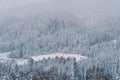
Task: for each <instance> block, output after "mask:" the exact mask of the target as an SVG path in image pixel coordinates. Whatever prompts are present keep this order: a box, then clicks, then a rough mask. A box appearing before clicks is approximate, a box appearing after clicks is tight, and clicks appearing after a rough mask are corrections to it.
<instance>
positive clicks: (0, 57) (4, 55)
mask: <svg viewBox="0 0 120 80" xmlns="http://www.w3.org/2000/svg"><path fill="white" fill-rule="evenodd" d="M9 54H10V52H7V53H2V54H0V62H6V61H8V60H14V61H15V62H16V64H18V65H24V64H27V61H28V60H27V59H13V58H9V57H8V55H9ZM55 57H63V58H65V59H67V58H75V59H76V61H80V60H83V59H86V58H87V57H85V56H82V55H80V54H65V53H53V54H45V55H38V56H31V57H30V58H32V59H33V60H34V61H40V60H43V59H48V58H55Z"/></svg>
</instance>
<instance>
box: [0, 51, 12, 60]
mask: <svg viewBox="0 0 120 80" xmlns="http://www.w3.org/2000/svg"><path fill="white" fill-rule="evenodd" d="M9 54H10V52H6V53H0V59H8V55H9Z"/></svg>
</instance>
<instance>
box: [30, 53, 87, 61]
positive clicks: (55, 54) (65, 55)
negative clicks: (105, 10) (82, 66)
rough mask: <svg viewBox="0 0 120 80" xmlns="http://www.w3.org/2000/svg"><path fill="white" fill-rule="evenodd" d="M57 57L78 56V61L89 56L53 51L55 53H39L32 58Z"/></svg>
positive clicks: (37, 59) (35, 59) (36, 59)
mask: <svg viewBox="0 0 120 80" xmlns="http://www.w3.org/2000/svg"><path fill="white" fill-rule="evenodd" d="M55 57H64V58H65V59H67V58H76V61H79V60H82V59H85V58H87V57H85V56H82V55H80V54H65V53H53V54H45V55H39V56H32V57H31V58H32V59H33V60H34V61H39V60H42V59H44V58H45V59H48V58H55Z"/></svg>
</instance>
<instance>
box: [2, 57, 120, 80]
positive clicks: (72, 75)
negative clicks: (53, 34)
mask: <svg viewBox="0 0 120 80" xmlns="http://www.w3.org/2000/svg"><path fill="white" fill-rule="evenodd" d="M108 64H109V62H106V64H104V63H103V64H101V65H100V64H95V62H92V60H90V59H89V60H83V61H79V62H76V60H75V58H67V59H64V58H63V57H61V58H58V57H56V58H55V59H47V60H46V59H44V60H42V61H37V62H35V61H34V60H33V59H31V58H30V59H29V60H28V63H27V64H24V65H17V64H15V63H14V61H9V62H6V63H4V64H3V63H0V80H119V79H120V77H119V68H120V67H119V66H118V65H117V64H116V67H111V68H109V67H110V66H112V65H111V64H109V66H108ZM113 69H114V70H115V71H114V70H113Z"/></svg>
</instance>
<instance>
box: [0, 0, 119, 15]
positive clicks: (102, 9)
mask: <svg viewBox="0 0 120 80" xmlns="http://www.w3.org/2000/svg"><path fill="white" fill-rule="evenodd" d="M36 4H37V5H39V6H37V7H40V8H41V9H44V10H48V9H49V10H48V11H53V12H54V11H64V12H65V11H67V12H71V13H75V14H78V15H79V14H82V15H119V14H120V0H0V12H4V11H7V10H12V9H19V8H20V7H22V8H24V7H26V6H28V5H30V6H35V5H36ZM28 8H29V7H28Z"/></svg>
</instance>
